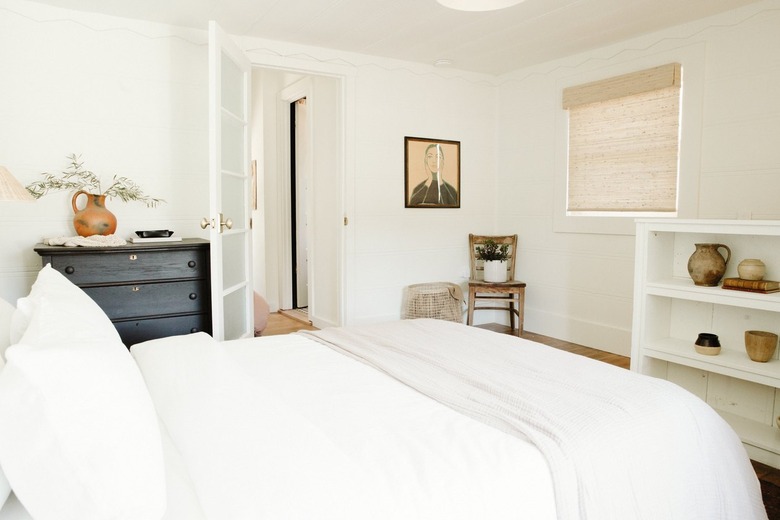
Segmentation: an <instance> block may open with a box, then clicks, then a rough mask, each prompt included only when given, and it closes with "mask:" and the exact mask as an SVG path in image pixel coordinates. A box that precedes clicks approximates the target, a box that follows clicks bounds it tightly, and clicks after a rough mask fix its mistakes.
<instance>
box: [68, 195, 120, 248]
mask: <svg viewBox="0 0 780 520" xmlns="http://www.w3.org/2000/svg"><path fill="white" fill-rule="evenodd" d="M80 195H85V196H86V197H87V203H86V204H85V206H84V208H83V209H79V208H78V206H77V205H76V199H78V198H79V196H80ZM71 203H72V204H73V213H74V216H73V227H74V228H76V233H78V234H79V235H80V236H82V237H89V236H92V235H111V234H112V233H114V231H116V217H115V216H114V214H113V213H111V212H110V211H108V210H107V209H106V196H105V195H95V194H94V193H87V192H86V191H83V190H81V191H77V192H76V193H75V194H74V195H73V200H72V201H71Z"/></svg>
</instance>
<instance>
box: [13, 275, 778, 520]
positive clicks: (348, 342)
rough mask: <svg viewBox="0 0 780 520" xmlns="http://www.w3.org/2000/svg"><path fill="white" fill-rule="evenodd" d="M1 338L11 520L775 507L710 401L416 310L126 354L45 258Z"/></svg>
mask: <svg viewBox="0 0 780 520" xmlns="http://www.w3.org/2000/svg"><path fill="white" fill-rule="evenodd" d="M0 333H2V336H0V351H2V352H3V355H2V356H0V364H2V360H3V359H4V360H5V366H4V367H0V504H3V505H2V508H1V509H0V520H29V519H30V518H33V519H35V520H38V519H42V520H46V519H49V518H52V519H55V518H56V519H59V520H63V519H70V518H73V519H76V518H78V519H80V520H84V519H92V518H94V519H108V518H112V519H113V518H116V519H120V518H127V519H131V518H148V519H166V520H180V519H188V520H200V519H220V520H222V519H244V518H251V519H266V518H267V519H340V520H350V519H366V518H371V519H433V520H436V519H448V520H450V519H476V518H479V519H482V518H490V519H492V520H503V519H533V520H545V519H598V520H607V519H621V520H624V519H630V518H637V519H639V518H642V519H645V518H646V519H653V520H655V519H660V518H664V519H681V520H682V519H686V520H687V519H690V518H707V519H716V518H724V519H725V518H740V519H761V518H766V513H765V511H764V507H763V504H762V501H761V493H760V488H759V485H758V481H757V479H756V476H755V473H754V471H753V469H752V466H751V465H750V462H749V460H748V458H747V455H746V454H745V451H744V448H743V447H742V445H741V443H740V441H739V439H738V438H737V436H736V435H735V434H734V432H733V431H732V430H731V429H730V428H729V427H728V425H726V423H725V422H724V421H723V420H721V419H720V417H719V416H718V415H717V414H716V413H715V412H714V411H713V410H712V409H711V408H709V407H708V406H707V405H706V404H704V403H703V402H701V401H700V400H699V399H698V398H696V397H694V396H692V395H690V394H688V393H687V392H685V391H683V390H681V389H680V388H678V387H676V386H674V385H672V384H670V383H668V382H666V381H660V380H657V379H652V378H649V377H646V376H641V375H638V374H634V373H632V372H629V371H627V370H623V369H619V368H616V367H612V366H610V365H607V364H604V363H600V362H597V361H593V360H589V359H586V358H582V357H580V356H575V355H572V354H568V353H565V352H561V351H558V350H555V349H551V348H549V347H546V346H544V345H540V344H538V343H534V342H530V341H526V340H523V339H520V338H516V337H513V336H509V335H501V334H496V333H493V332H490V331H485V330H481V329H477V328H474V327H466V326H464V325H461V324H457V323H452V322H446V321H441V320H402V321H398V322H392V323H379V324H373V325H365V326H360V327H345V328H332V329H325V330H323V331H314V332H310V333H299V334H292V335H288V336H272V337H268V338H253V339H245V340H238V341H228V342H222V343H219V342H216V341H214V340H213V339H212V338H211V337H209V336H208V335H205V334H192V335H187V336H177V337H171V338H163V339H158V340H153V341H149V342H146V343H141V344H138V345H135V346H134V347H133V348H132V349H131V352H130V353H128V352H127V349H125V348H124V347H123V346H122V344H121V342H120V341H119V338H118V335H117V334H116V331H115V330H114V328H113V326H112V325H111V323H110V321H108V319H107V318H106V317H105V315H104V314H103V313H102V312H101V311H100V309H99V308H98V307H97V305H95V304H94V302H92V301H91V300H90V299H89V297H87V296H86V295H85V294H84V293H83V292H81V290H80V289H78V288H76V287H75V286H73V285H72V284H70V282H68V281H67V280H66V279H65V278H64V277H62V276H61V275H59V273H57V272H56V271H54V270H53V269H51V268H48V267H45V268H43V269H42V270H41V272H40V273H39V275H38V279H37V280H36V282H35V284H34V285H33V287H32V289H31V292H30V294H29V295H28V296H26V297H25V298H21V299H19V301H18V302H17V305H16V308H15V309H14V308H12V307H11V306H10V305H7V304H6V305H5V310H4V311H3V310H2V309H0ZM5 337H7V338H8V339H7V340H4V338H5Z"/></svg>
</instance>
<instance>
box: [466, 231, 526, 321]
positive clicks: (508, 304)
mask: <svg viewBox="0 0 780 520" xmlns="http://www.w3.org/2000/svg"><path fill="white" fill-rule="evenodd" d="M487 240H492V241H494V242H495V243H497V244H509V257H508V258H507V280H508V281H506V282H486V281H484V277H483V271H484V267H483V265H482V264H483V262H482V260H480V259H478V258H477V246H482V245H484V244H485V242H486V241H487ZM516 252H517V235H505V236H485V235H474V234H470V235H469V254H470V255H471V273H470V275H469V276H470V278H469V308H468V315H467V319H466V324H467V325H471V324H472V323H473V321H474V311H476V310H487V309H492V310H505V311H509V324H510V325H511V327H512V331H513V332H515V318H517V328H516V334H517V335H518V336H520V335H521V334H522V333H523V320H524V317H525V282H520V281H517V280H515V256H516ZM480 302H486V303H488V304H489V305H478V303H480Z"/></svg>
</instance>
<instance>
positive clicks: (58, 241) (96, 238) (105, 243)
mask: <svg viewBox="0 0 780 520" xmlns="http://www.w3.org/2000/svg"><path fill="white" fill-rule="evenodd" d="M43 243H44V244H46V245H47V246H66V247H77V246H83V247H113V246H123V245H125V244H127V241H126V240H125V239H124V238H122V237H119V236H116V235H92V236H89V237H81V236H75V237H54V238H44V239H43Z"/></svg>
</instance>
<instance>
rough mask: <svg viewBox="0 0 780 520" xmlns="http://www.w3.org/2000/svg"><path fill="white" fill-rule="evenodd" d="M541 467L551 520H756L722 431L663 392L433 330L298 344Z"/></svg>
mask: <svg viewBox="0 0 780 520" xmlns="http://www.w3.org/2000/svg"><path fill="white" fill-rule="evenodd" d="M303 334H306V335H307V336H309V337H312V338H314V339H317V340H318V341H320V342H322V343H324V344H326V345H328V346H330V347H331V348H334V349H336V350H339V351H342V352H345V353H346V354H348V355H350V356H353V357H355V358H357V359H360V360H362V361H363V362H365V363H368V364H369V365H372V366H374V367H376V368H377V369H379V370H381V371H383V372H385V373H387V374H388V375H390V376H391V377H393V378H395V379H397V380H399V381H401V382H403V383H405V384H407V385H409V386H410V387H412V388H414V389H416V390H418V391H419V392H421V393H423V394H426V395H428V396H429V397H432V398H433V399H436V400H437V401H439V402H441V403H443V404H446V405H447V406H450V407H451V408H454V409H456V410H458V411H460V412H462V413H464V414H466V415H469V416H471V417H474V418H476V419H478V420H480V421H483V422H484V423H486V424H489V425H492V426H495V427H496V428H499V429H501V430H504V431H506V432H508V433H510V434H513V435H516V436H525V437H527V438H528V439H530V440H531V441H532V442H533V443H534V444H536V446H537V447H538V448H539V449H540V450H541V451H542V453H543V454H544V455H545V456H546V457H547V460H548V463H549V465H550V470H551V473H552V475H553V478H554V479H555V493H556V507H557V509H558V515H559V518H560V519H563V520H567V519H588V520H610V519H614V520H629V519H640V518H641V519H647V520H661V519H663V520H673V519H679V520H690V519H695V518H701V519H708V520H709V519H736V518H739V519H745V520H747V519H765V518H766V512H765V510H764V506H763V502H762V499H761V492H760V488H759V485H758V481H757V478H756V475H755V472H754V470H753V468H752V466H751V465H750V461H749V459H748V457H747V455H746V453H745V450H744V448H743V446H742V444H741V442H740V440H739V438H738V437H737V436H736V434H735V433H734V431H733V430H732V429H731V428H730V427H729V426H728V424H727V423H726V422H725V421H723V419H722V418H721V417H720V416H718V415H717V413H716V412H715V411H714V410H713V409H712V408H710V407H709V406H708V405H707V404H705V403H704V402H702V401H701V400H700V399H698V398H697V397H695V396H693V395H691V394H690V393H688V392H686V391H684V390H682V389H681V388H679V387H677V386H676V385H673V384H671V383H669V382H667V381H663V380H660V379H655V378H651V377H647V376H642V375H639V374H636V373H633V372H630V371H628V370H623V369H619V368H617V367H613V366H611V365H608V364H605V363H601V362H597V361H594V360H591V359H587V358H584V357H581V356H576V355H573V354H569V353H566V352H562V351H558V350H555V349H552V348H549V347H545V346H543V345H540V344H537V343H534V342H530V341H526V340H522V339H519V338H515V337H513V336H509V335H503V334H496V333H493V332H489V331H486V330H481V329H477V328H473V327H466V326H463V325H460V324H456V323H451V322H446V321H440V320H406V321H401V322H393V323H385V324H378V325H370V326H364V327H352V328H331V329H325V330H322V331H314V332H306V333H303Z"/></svg>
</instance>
